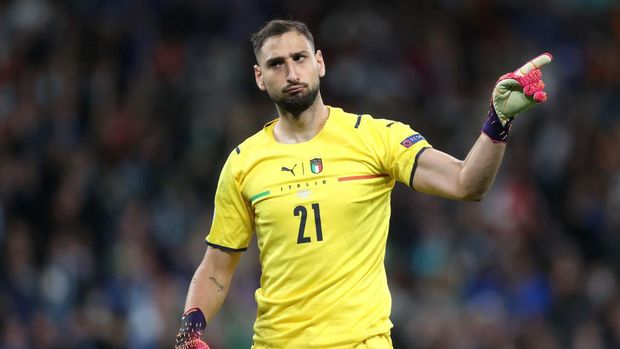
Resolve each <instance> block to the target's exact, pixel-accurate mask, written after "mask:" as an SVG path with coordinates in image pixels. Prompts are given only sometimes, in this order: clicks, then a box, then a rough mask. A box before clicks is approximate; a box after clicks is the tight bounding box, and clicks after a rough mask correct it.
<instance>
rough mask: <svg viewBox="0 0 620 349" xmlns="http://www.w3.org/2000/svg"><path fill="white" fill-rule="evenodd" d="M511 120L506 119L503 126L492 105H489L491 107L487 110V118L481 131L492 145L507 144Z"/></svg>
mask: <svg viewBox="0 0 620 349" xmlns="http://www.w3.org/2000/svg"><path fill="white" fill-rule="evenodd" d="M512 120H513V118H510V119H508V121H507V122H506V125H503V124H502V122H501V121H500V119H499V117H498V116H497V112H496V111H495V107H493V103H491V107H490V108H489V116H488V117H487V120H486V121H485V122H484V124H482V129H481V131H482V133H484V134H486V135H487V136H489V138H491V140H492V141H493V143H508V134H509V133H510V127H511V126H512Z"/></svg>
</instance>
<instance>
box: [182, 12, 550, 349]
mask: <svg viewBox="0 0 620 349" xmlns="http://www.w3.org/2000/svg"><path fill="white" fill-rule="evenodd" d="M252 44H253V48H254V54H255V56H256V61H257V63H256V65H255V66H254V77H255V80H256V84H257V86H258V88H259V89H260V90H261V91H264V92H267V94H268V96H269V98H270V99H271V100H272V101H273V102H274V104H275V107H276V110H277V113H278V117H277V118H276V119H275V120H273V121H272V122H269V123H267V124H266V125H265V126H264V128H263V129H262V130H260V131H259V132H257V133H256V134H255V135H253V136H252V137H250V138H248V139H246V140H245V141H244V142H243V143H241V144H240V145H239V146H238V147H236V148H235V149H234V150H233V151H232V152H231V153H230V155H229V156H228V159H227V161H226V163H225V164H224V167H223V169H222V172H221V174H220V178H219V182H218V188H217V191H216V194H215V214H214V217H213V223H212V226H211V230H210V232H209V234H208V236H207V238H206V242H207V244H208V246H207V250H206V253H205V256H204V259H203V261H202V262H201V263H200V265H199V266H198V268H197V270H196V272H195V274H194V277H193V279H192V281H191V284H190V286H189V291H188V294H187V299H186V303H185V313H184V314H183V317H182V324H181V329H180V331H179V334H178V336H177V341H176V348H177V349H182V348H188V349H198V348H200V349H204V348H208V345H207V344H206V343H205V340H206V338H204V337H205V336H203V334H204V331H205V328H206V326H207V324H208V322H209V321H212V320H213V318H214V317H215V315H216V313H217V312H218V309H219V308H220V306H221V305H222V303H223V302H224V298H225V297H226V294H227V292H228V290H229V288H230V285H231V279H232V276H233V273H234V271H235V268H236V267H237V263H238V261H239V258H240V255H241V254H242V252H243V251H245V250H246V248H247V247H248V245H249V243H250V240H251V238H252V236H253V235H254V233H256V236H257V243H258V248H259V250H260V262H261V271H262V273H261V279H260V288H259V289H258V290H256V293H255V297H256V302H257V305H258V311H257V315H256V321H255V323H254V337H253V343H252V348H254V349H262V348H283V349H289V348H295V349H300V348H336V349H338V348H343V349H344V348H358V349H361V348H375V349H383V348H392V342H391V338H390V330H391V328H392V323H391V321H390V309H391V297H390V293H389V290H388V283H387V278H386V272H385V268H384V263H383V262H384V257H385V248H386V240H387V234H388V223H389V219H390V193H391V190H392V188H393V186H394V184H395V182H396V181H400V182H402V183H404V184H406V185H407V186H409V187H411V188H412V189H415V190H417V191H420V192H423V193H428V194H432V195H438V196H442V197H446V198H450V199H457V200H481V199H482V198H483V197H484V196H485V194H486V193H487V191H488V190H489V188H490V187H491V185H492V183H493V181H494V179H495V175H496V173H497V171H498V169H499V166H500V163H501V161H502V157H503V155H504V151H505V149H506V143H507V142H508V138H509V133H510V127H511V124H512V122H513V119H514V118H515V117H516V116H517V115H518V114H520V113H521V112H523V111H525V110H526V109H528V108H531V107H532V106H535V105H536V104H538V103H543V102H545V101H546V99H547V95H546V93H545V92H544V86H545V85H544V83H543V82H542V80H541V77H542V74H541V72H540V70H539V68H540V67H542V66H543V65H545V64H547V63H549V62H550V61H551V55H549V54H543V55H541V56H538V57H536V58H534V59H532V60H531V61H529V62H528V63H526V64H525V65H524V66H522V67H521V68H519V69H517V70H515V71H514V72H512V73H509V74H506V75H504V76H502V77H501V78H500V79H499V80H498V81H497V83H496V84H495V86H494V88H493V91H492V96H491V103H490V109H489V113H488V117H487V119H486V121H485V122H484V123H483V125H482V130H481V131H482V132H481V134H480V136H479V137H478V139H477V140H476V142H475V144H474V145H473V147H472V148H471V150H470V151H469V153H468V155H467V157H466V158H465V159H464V160H458V159H455V158H454V157H452V156H450V155H448V154H446V153H444V152H441V151H439V150H436V149H434V148H432V146H431V145H430V144H429V142H428V141H427V140H426V139H425V138H424V137H423V136H422V135H421V134H420V133H418V132H416V131H415V130H413V129H412V128H411V127H410V126H409V125H407V124H404V123H402V122H398V121H393V120H386V119H379V118H374V117H372V116H370V115H367V114H351V113H348V112H345V111H344V110H342V109H340V108H335V107H331V106H327V105H325V104H324V103H323V99H322V96H321V93H320V88H319V86H320V80H321V78H322V77H323V76H325V74H326V65H325V61H324V60H323V54H322V52H321V51H320V50H316V49H315V46H314V40H313V37H312V34H311V33H310V31H308V28H307V27H306V25H305V24H304V23H301V22H296V21H288V20H273V21H270V22H268V23H267V24H266V25H265V26H264V27H263V28H261V29H260V30H259V31H258V32H257V33H255V34H254V35H253V36H252Z"/></svg>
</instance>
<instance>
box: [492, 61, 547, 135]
mask: <svg viewBox="0 0 620 349" xmlns="http://www.w3.org/2000/svg"><path fill="white" fill-rule="evenodd" d="M552 59H553V57H552V56H551V54H550V53H544V54H542V55H540V56H538V57H536V58H534V59H532V60H531V61H529V62H527V63H525V64H524V65H523V66H522V67H521V68H519V69H517V70H515V71H514V72H512V73H508V74H505V75H503V76H502V77H500V78H499V80H497V83H496V84H495V87H494V88H493V94H492V96H491V108H490V110H489V117H488V119H487V121H486V122H485V123H484V124H483V125H482V132H483V133H485V134H486V135H487V136H489V138H491V140H492V141H493V142H502V143H506V142H507V140H508V132H509V131H510V126H511V123H512V120H513V119H514V118H515V116H517V114H519V113H521V112H522V111H525V110H527V109H529V108H531V107H533V106H535V105H536V104H537V103H544V102H546V101H547V93H545V92H544V91H543V89H544V88H545V83H544V82H543V81H542V80H541V79H542V72H541V71H540V69H539V68H540V67H542V66H543V65H545V64H547V63H549V62H551V60H552Z"/></svg>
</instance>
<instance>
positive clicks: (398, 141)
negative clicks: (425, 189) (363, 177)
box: [376, 119, 432, 188]
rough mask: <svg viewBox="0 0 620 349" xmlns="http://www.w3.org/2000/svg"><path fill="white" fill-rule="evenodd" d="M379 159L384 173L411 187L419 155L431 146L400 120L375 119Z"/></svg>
mask: <svg viewBox="0 0 620 349" xmlns="http://www.w3.org/2000/svg"><path fill="white" fill-rule="evenodd" d="M376 121H377V127H378V128H379V134H380V137H381V140H380V141H379V144H378V146H379V147H381V149H379V154H380V161H381V163H382V165H383V167H384V170H385V171H386V173H388V174H389V175H390V176H391V177H392V178H394V179H395V180H397V181H399V182H402V183H404V184H406V185H408V186H409V187H412V188H413V174H414V173H415V169H416V166H417V161H418V158H419V157H420V155H421V154H422V153H423V152H424V151H425V150H426V149H428V148H431V147H432V146H431V145H430V143H429V142H428V141H427V140H426V139H425V138H424V137H423V136H422V135H421V134H420V133H418V132H416V131H415V130H413V129H412V128H411V127H410V126H409V125H406V124H404V123H402V122H398V121H392V120H386V119H377V120H376Z"/></svg>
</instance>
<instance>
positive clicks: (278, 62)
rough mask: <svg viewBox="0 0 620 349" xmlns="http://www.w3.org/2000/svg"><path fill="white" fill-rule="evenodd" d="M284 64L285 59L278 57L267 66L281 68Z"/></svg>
mask: <svg viewBox="0 0 620 349" xmlns="http://www.w3.org/2000/svg"><path fill="white" fill-rule="evenodd" d="M282 64H284V61H283V60H279V59H277V60H274V61H271V62H269V63H268V64H267V66H268V67H269V68H279V67H281V66H282Z"/></svg>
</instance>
